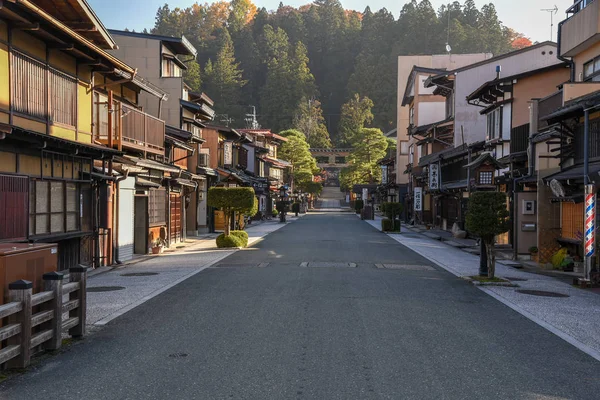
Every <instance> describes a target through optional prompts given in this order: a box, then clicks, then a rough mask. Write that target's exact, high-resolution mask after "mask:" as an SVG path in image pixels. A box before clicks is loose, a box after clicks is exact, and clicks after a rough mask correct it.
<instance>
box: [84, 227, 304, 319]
mask: <svg viewBox="0 0 600 400" xmlns="http://www.w3.org/2000/svg"><path fill="white" fill-rule="evenodd" d="M298 218H301V217H300V216H299V217H298ZM298 218H296V217H291V218H290V217H288V222H287V223H293V222H294V221H296V220H297V219H298ZM285 225H286V224H281V223H279V222H276V221H269V222H263V223H260V224H256V225H253V224H251V225H250V226H249V227H248V228H247V229H246V232H248V236H249V240H248V245H249V246H250V245H252V244H254V243H256V242H258V241H259V240H260V239H262V238H263V237H265V236H266V235H268V234H270V233H272V232H274V231H276V230H278V229H280V228H282V227H283V226H285ZM215 237H216V235H215V234H213V235H203V236H202V237H193V238H189V242H190V243H187V244H186V245H185V246H183V248H180V249H177V248H175V249H174V250H171V251H167V252H165V253H163V254H160V255H156V256H153V257H147V258H143V259H141V261H137V260H136V261H137V262H134V263H130V264H124V265H122V266H118V267H114V268H101V269H99V270H96V271H92V273H91V274H90V277H89V279H88V284H87V286H88V294H87V296H88V297H87V304H88V309H87V312H88V315H87V323H88V325H90V326H91V327H92V328H93V327H98V326H102V325H105V324H107V323H108V322H110V321H112V320H113V319H115V318H117V317H118V316H120V315H122V314H124V313H125V312H127V311H129V310H131V309H133V308H135V307H137V306H138V305H140V304H142V303H144V302H145V301H147V300H149V299H151V298H152V297H155V296H157V295H159V294H160V293H162V292H164V291H165V290H167V289H169V288H171V287H173V286H175V285H177V284H178V283H180V282H183V281H184V280H186V279H188V278H190V277H191V276H193V275H195V274H197V273H199V272H201V271H202V270H204V269H206V268H208V267H210V266H211V265H214V264H216V263H218V262H219V261H220V260H222V259H224V258H225V257H227V256H229V255H231V254H233V253H234V252H235V251H237V250H221V249H217V248H216V246H215V239H214V238H215ZM132 274H133V275H132ZM111 289H117V290H111ZM98 290H100V291H98ZM104 290H106V291H104Z"/></svg>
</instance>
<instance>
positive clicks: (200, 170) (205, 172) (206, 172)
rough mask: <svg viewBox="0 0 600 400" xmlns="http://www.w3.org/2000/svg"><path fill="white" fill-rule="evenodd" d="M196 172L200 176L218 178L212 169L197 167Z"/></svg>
mask: <svg viewBox="0 0 600 400" xmlns="http://www.w3.org/2000/svg"><path fill="white" fill-rule="evenodd" d="M196 171H197V172H198V173H199V174H202V175H210V176H218V175H219V174H218V172H217V171H216V170H214V169H212V168H208V167H197V168H196Z"/></svg>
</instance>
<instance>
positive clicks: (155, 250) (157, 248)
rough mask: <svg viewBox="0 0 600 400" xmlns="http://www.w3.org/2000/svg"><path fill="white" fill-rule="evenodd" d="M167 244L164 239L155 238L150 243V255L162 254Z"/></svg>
mask: <svg viewBox="0 0 600 400" xmlns="http://www.w3.org/2000/svg"><path fill="white" fill-rule="evenodd" d="M166 244H167V242H166V241H165V240H164V239H161V238H157V239H156V240H155V241H153V242H152V254H160V253H162V252H163V247H164V246H165V245H166Z"/></svg>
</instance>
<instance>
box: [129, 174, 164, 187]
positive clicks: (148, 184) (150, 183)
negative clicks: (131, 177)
mask: <svg viewBox="0 0 600 400" xmlns="http://www.w3.org/2000/svg"><path fill="white" fill-rule="evenodd" d="M135 185H136V186H141V187H148V188H155V189H158V188H159V187H161V185H160V184H159V183H156V182H153V181H151V180H149V179H144V178H140V177H139V176H137V177H136V178H135Z"/></svg>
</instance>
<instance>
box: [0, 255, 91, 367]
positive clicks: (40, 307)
mask: <svg viewBox="0 0 600 400" xmlns="http://www.w3.org/2000/svg"><path fill="white" fill-rule="evenodd" d="M69 276H70V279H69V280H70V282H69V283H63V280H64V275H63V273H62V272H50V273H46V274H44V275H43V280H44V288H45V291H44V292H40V293H36V294H32V287H33V284H32V283H31V282H30V281H26V280H19V281H16V282H13V283H11V284H9V285H8V289H9V303H8V304H4V305H1V306H0V320H1V319H3V318H8V325H5V326H3V327H2V328H0V341H4V340H6V343H7V346H6V347H4V348H2V349H1V350H0V365H2V364H4V363H6V366H7V367H8V368H25V367H27V366H28V365H29V363H30V361H31V355H32V352H33V351H35V350H36V349H44V350H57V349H59V348H60V347H61V344H62V334H63V331H68V332H69V335H71V336H72V337H82V336H84V335H85V322H86V279H87V267H85V266H79V267H75V268H71V269H70V270H69ZM67 294H68V295H69V299H68V300H66V301H64V299H63V297H64V296H65V295H67ZM67 312H68V313H69V316H68V318H66V319H64V320H63V314H64V313H67Z"/></svg>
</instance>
